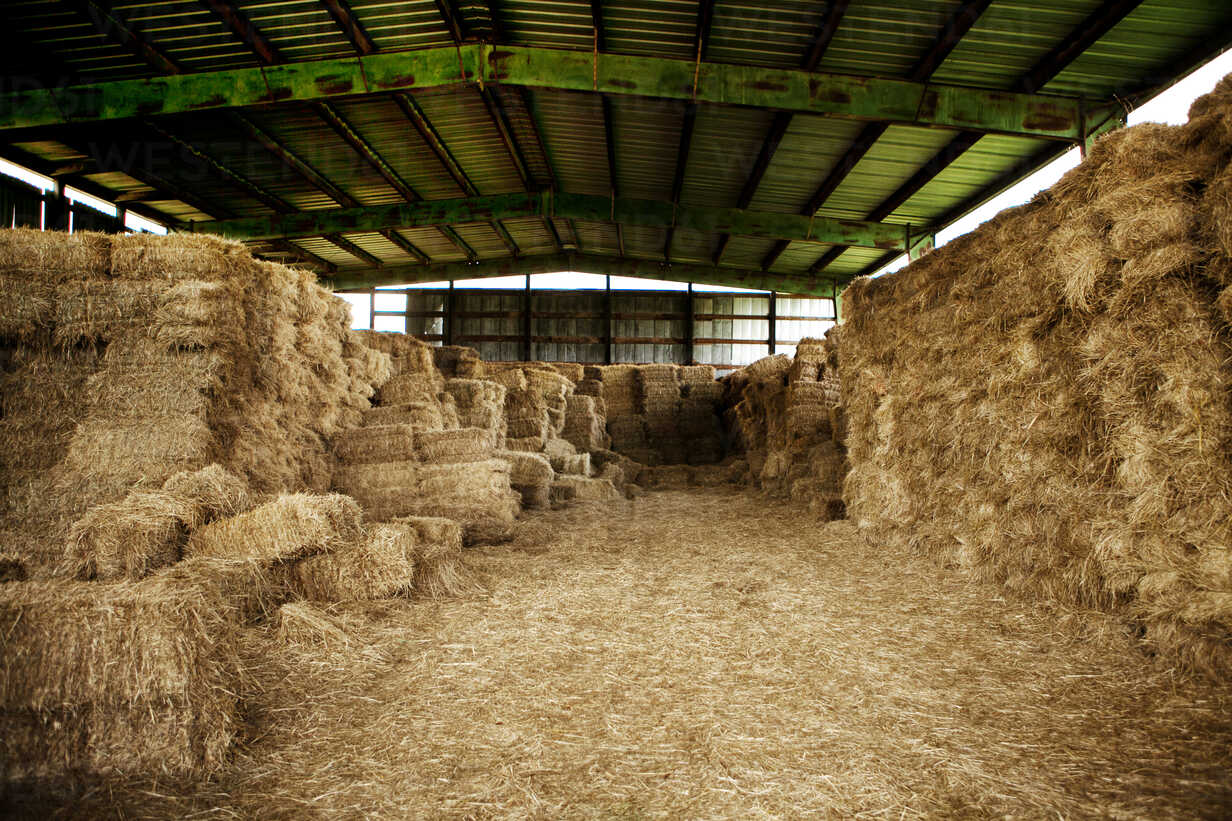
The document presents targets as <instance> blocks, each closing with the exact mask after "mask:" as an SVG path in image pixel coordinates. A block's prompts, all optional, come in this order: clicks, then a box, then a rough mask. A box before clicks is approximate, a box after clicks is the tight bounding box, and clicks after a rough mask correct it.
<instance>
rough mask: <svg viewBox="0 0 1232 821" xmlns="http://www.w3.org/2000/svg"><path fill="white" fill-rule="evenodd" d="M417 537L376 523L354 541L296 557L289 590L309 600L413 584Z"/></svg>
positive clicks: (379, 594)
mask: <svg viewBox="0 0 1232 821" xmlns="http://www.w3.org/2000/svg"><path fill="white" fill-rule="evenodd" d="M414 555H415V536H414V533H413V532H411V531H409V530H408V529H407V528H402V527H397V526H393V525H377V526H376V527H374V528H373V529H372V531H371V532H369V533H368V534H366V535H365V536H364V538H362V539H360V540H359V541H357V542H356V543H354V544H351V545H346V546H344V547H340V548H336V549H335V550H333V551H331V552H329V553H320V554H317V555H315V556H308V557H306V558H303V559H300V560H299V561H297V562H295V563H294V564H293V565H291V566H290V568H289V569H288V573H287V575H288V579H289V582H290V586H291V589H292V590H293V591H294V592H295V593H296V594H297V595H299V596H302V597H303V598H305V599H308V600H310V601H353V600H365V599H385V598H389V597H391V596H396V595H398V594H399V593H402V592H406V591H409V590H410V588H411V586H412V584H413V583H414V573H415V565H414Z"/></svg>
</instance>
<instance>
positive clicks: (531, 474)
mask: <svg viewBox="0 0 1232 821" xmlns="http://www.w3.org/2000/svg"><path fill="white" fill-rule="evenodd" d="M497 456H498V457H499V458H501V459H504V460H505V461H506V462H508V463H509V482H510V484H511V486H512V487H513V489H514V490H515V491H517V493H518V495H519V496H521V497H522V506H523V507H525V508H527V509H529V510H541V509H543V508H545V507H547V506H548V504H549V503H550V502H551V491H552V481H553V480H554V479H555V478H556V472H555V471H554V470H553V469H552V464H551V462H550V461H549V460H548V457H547V456H545V455H544V454H541V453H527V452H524V451H514V450H506V451H501V452H499V453H498V454H497Z"/></svg>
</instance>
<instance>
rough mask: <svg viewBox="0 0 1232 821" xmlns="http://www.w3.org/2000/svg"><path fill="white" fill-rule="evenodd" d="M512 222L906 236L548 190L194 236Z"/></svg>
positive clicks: (250, 220) (254, 236)
mask: <svg viewBox="0 0 1232 821" xmlns="http://www.w3.org/2000/svg"><path fill="white" fill-rule="evenodd" d="M519 217H523V218H524V217H542V218H548V219H550V218H562V219H564V218H572V219H578V220H590V221H593V222H616V223H620V224H624V225H641V226H646V227H651V228H670V227H673V226H675V227H677V228H687V229H691V230H694V231H703V232H709V233H728V234H738V235H741V236H750V237H762V238H766V239H787V240H792V241H795V242H815V243H823V244H827V243H828V244H835V243H838V244H842V245H851V246H855V247H860V248H881V249H883V250H887V251H903V250H906V248H907V234H908V231H909V230H910V229H909V226H906V225H894V224H891V223H883V222H859V221H855V220H839V219H832V218H829V217H804V216H800V215H799V214H775V213H768V212H764V211H743V210H741V209H739V208H705V207H699V206H675V207H673V205H672V203H670V202H660V201H657V200H639V199H631V198H626V197H618V198H616V199H614V200H613V199H611V198H609V197H604V196H596V195H590V194H556V193H553V192H551V191H542V192H538V193H524V194H495V195H490V196H484V197H467V198H464V199H452V200H421V201H419V202H414V203H395V204H391V205H369V206H361V207H359V208H335V209H329V210H321V211H298V212H295V213H291V214H275V215H271V216H261V217H239V218H236V219H229V220H219V221H215V222H198V223H196V224H195V225H194V230H195V231H198V232H201V233H210V234H221V235H223V236H226V237H231V238H233V239H240V240H258V239H273V238H284V239H294V238H304V237H319V236H324V235H326V234H335V233H340V232H352V231H381V230H384V229H386V228H419V227H424V226H449V225H460V224H466V223H474V222H491V221H493V220H501V219H514V218H519Z"/></svg>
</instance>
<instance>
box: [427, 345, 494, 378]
mask: <svg viewBox="0 0 1232 821" xmlns="http://www.w3.org/2000/svg"><path fill="white" fill-rule="evenodd" d="M432 358H433V361H434V362H435V364H436V368H437V370H439V371H440V372H441V374H442V375H444V376H446V377H463V378H466V377H471V378H473V377H479V376H482V375H483V361H482V360H481V359H480V358H479V351H477V350H475V349H474V348H467V347H465V346H463V345H441V346H439V347H435V348H433V349H432Z"/></svg>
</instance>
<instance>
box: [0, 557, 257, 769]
mask: <svg viewBox="0 0 1232 821" xmlns="http://www.w3.org/2000/svg"><path fill="white" fill-rule="evenodd" d="M235 645H236V636H235V624H234V622H232V621H231V620H230V618H229V609H228V606H227V603H226V602H225V601H223V600H221V599H219V598H218V597H217V596H216V595H215V594H214V593H213V591H211V590H210V588H209V587H208V585H197V584H191V583H184V582H182V581H181V580H179V579H173V578H161V577H154V578H150V579H146V580H143V581H141V582H120V583H116V584H98V583H90V582H15V583H12V584H5V585H3V586H0V776H2V777H4V778H6V779H9V780H15V779H20V778H64V777H73V776H74V775H76V774H78V773H83V772H88V773H100V774H101V773H118V774H126V775H127V774H134V775H135V774H149V775H152V774H156V773H171V774H174V775H178V776H188V775H196V776H200V775H202V774H205V773H208V772H211V771H214V770H216V769H218V768H219V767H220V766H221V765H222V764H223V762H224V758H225V753H226V751H227V748H228V747H229V746H230V743H231V739H232V736H233V735H234V732H235V729H236V725H237V704H236V696H235V693H236V692H237V691H238V688H237V682H238V680H239V678H240V675H241V670H240V664H239V659H238V657H237V656H236V654H235V649H234V648H235Z"/></svg>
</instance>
